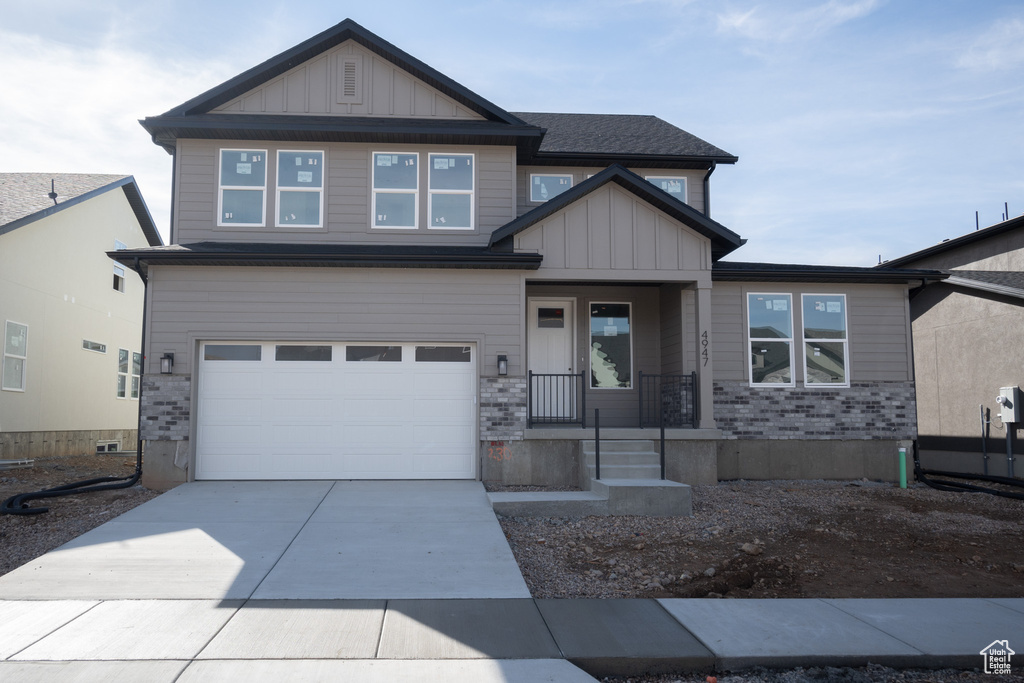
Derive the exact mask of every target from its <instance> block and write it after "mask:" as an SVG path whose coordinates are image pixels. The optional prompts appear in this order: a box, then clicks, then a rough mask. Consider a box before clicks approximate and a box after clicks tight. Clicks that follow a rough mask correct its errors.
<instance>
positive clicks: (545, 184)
mask: <svg viewBox="0 0 1024 683" xmlns="http://www.w3.org/2000/svg"><path fill="white" fill-rule="evenodd" d="M571 187H572V175H569V174H565V175H541V174H539V173H531V174H530V201H531V202H546V201H547V200H549V199H551V198H553V197H557V196H558V195H560V194H562V193H563V192H565V191H566V190H568V189H569V188H571Z"/></svg>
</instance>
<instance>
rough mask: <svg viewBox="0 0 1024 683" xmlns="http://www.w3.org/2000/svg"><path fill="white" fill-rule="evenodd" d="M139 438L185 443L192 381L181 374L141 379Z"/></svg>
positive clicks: (150, 376) (187, 435)
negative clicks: (140, 424)
mask: <svg viewBox="0 0 1024 683" xmlns="http://www.w3.org/2000/svg"><path fill="white" fill-rule="evenodd" d="M140 409H141V410H142V438H143V439H144V440H146V441H188V437H189V428H190V427H189V425H190V422H189V421H190V418H191V414H192V381H191V379H190V378H189V377H187V376H185V375H146V376H145V377H144V378H143V380H142V405H141V406H140Z"/></svg>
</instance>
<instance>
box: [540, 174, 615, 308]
mask: <svg viewBox="0 0 1024 683" xmlns="http://www.w3.org/2000/svg"><path fill="white" fill-rule="evenodd" d="M534 178H568V179H569V187H567V188H565V190H563V192H568V191H569V190H571V189H572V188H573V186H574V185H575V182H574V180H575V179H574V178H573V175H572V173H531V174H530V186H529V188H527V190H526V198H527V200H528V201H529V202H530V203H531V204H544V203H546V202H549V201H551V200H552V199H554V198H555V197H557V196H558V195H557V194H556V195H554V196H551V197H548V198H547V199H534V198H533V179H534ZM558 194H562V192H559V193H558ZM606 303H607V302H606Z"/></svg>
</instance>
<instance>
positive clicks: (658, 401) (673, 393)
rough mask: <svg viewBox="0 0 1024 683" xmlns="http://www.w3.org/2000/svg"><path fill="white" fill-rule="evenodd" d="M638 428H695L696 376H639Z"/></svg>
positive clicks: (696, 409)
mask: <svg viewBox="0 0 1024 683" xmlns="http://www.w3.org/2000/svg"><path fill="white" fill-rule="evenodd" d="M638 376H639V384H640V426H641V427H665V428H668V429H689V428H693V429H696V428H697V424H698V420H699V419H700V414H699V411H698V397H697V373H696V372H691V373H689V374H680V375H648V374H644V373H643V371H641V372H640V373H638Z"/></svg>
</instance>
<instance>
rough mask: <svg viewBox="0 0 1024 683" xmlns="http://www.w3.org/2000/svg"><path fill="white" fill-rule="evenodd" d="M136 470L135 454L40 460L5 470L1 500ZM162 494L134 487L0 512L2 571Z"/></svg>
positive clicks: (0, 478) (0, 483) (0, 479)
mask: <svg viewBox="0 0 1024 683" xmlns="http://www.w3.org/2000/svg"><path fill="white" fill-rule="evenodd" d="M134 471H135V457H134V456H133V457H125V456H118V455H83V456H73V457H63V458H42V459H37V460H36V461H35V464H34V465H33V466H32V467H24V468H17V469H0V502H3V501H4V500H7V499H8V498H9V497H10V496H13V495H15V494H18V493H27V492H29V491H39V490H41V489H47V488H52V487H54V486H62V485H64V484H70V483H73V482H76V481H82V480H84V479H94V478H96V477H128V476H131V475H132V473H133V472H134ZM157 495H158V494H157V493H156V492H155V491H150V490H149V489H145V488H143V487H141V486H133V487H131V488H128V489H118V490H114V491H99V492H96V493H84V494H81V495H76V496H61V497H59V498H50V499H49V500H35V501H31V502H30V503H29V505H30V506H31V507H49V508H50V511H49V512H46V513H43V514H39V515H0V548H3V553H0V575H3V574H6V573H7V572H9V571H11V570H12V569H15V568H16V567H20V566H21V565H23V564H25V563H26V562H28V561H29V560H32V559H34V558H36V557H39V556H40V555H42V554H43V553H45V552H47V551H49V550H52V549H53V548H56V547H57V546H60V545H63V544H64V543H67V542H68V541H70V540H71V539H73V538H77V537H78V536H81V535H82V534H84V533H85V532H86V531H89V530H90V529H92V528H94V527H97V526H99V525H100V524H103V523H104V522H107V521H109V520H111V519H113V518H114V517H117V516H118V515H120V514H122V513H124V512H127V511H128V510H131V509H132V508H133V507H135V506H136V505H140V504H142V503H145V502H146V501H147V500H149V499H151V498H154V497H156V496H157Z"/></svg>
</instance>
